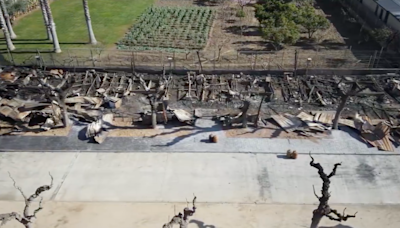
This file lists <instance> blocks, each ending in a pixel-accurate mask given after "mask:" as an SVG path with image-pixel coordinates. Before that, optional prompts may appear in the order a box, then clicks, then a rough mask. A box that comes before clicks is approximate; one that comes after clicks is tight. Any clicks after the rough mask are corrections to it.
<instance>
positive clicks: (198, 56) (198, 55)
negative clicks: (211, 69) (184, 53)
mask: <svg viewBox="0 0 400 228" xmlns="http://www.w3.org/2000/svg"><path fill="white" fill-rule="evenodd" d="M196 52H197V58H198V59H199V64H200V73H201V72H203V65H202V64H201V59H200V51H196Z"/></svg>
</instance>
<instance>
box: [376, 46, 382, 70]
mask: <svg viewBox="0 0 400 228" xmlns="http://www.w3.org/2000/svg"><path fill="white" fill-rule="evenodd" d="M382 52H383V47H382V48H381V51H380V52H379V56H378V61H376V67H378V68H379V61H380V60H381V56H382Z"/></svg>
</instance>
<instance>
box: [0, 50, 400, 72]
mask: <svg viewBox="0 0 400 228" xmlns="http://www.w3.org/2000/svg"><path fill="white" fill-rule="evenodd" d="M399 61H400V59H399V57H397V56H396V55H391V54H389V53H386V52H382V50H375V51H355V50H351V49H343V50H329V49H321V50H303V49H297V50H289V49H286V50H280V51H276V52H273V51H225V52H224V50H222V51H221V52H219V51H218V49H215V51H199V52H197V51H188V52H166V51H127V50H109V49H64V50H63V52H62V53H60V54H55V53H52V52H50V51H49V52H45V51H37V50H30V51H26V50H24V51H23V52H7V51H5V52H4V53H2V54H1V55H0V64H1V65H3V66H27V65H29V66H32V65H37V66H42V67H46V66H62V67H132V68H135V67H139V66H153V67H165V68H166V69H169V68H173V69H208V70H212V69H253V70H276V69H283V70H286V69H288V70H293V69H305V68H309V69H312V68H360V69H361V68H391V67H397V63H398V62H399Z"/></svg>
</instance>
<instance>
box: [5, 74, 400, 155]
mask: <svg viewBox="0 0 400 228" xmlns="http://www.w3.org/2000/svg"><path fill="white" fill-rule="evenodd" d="M0 76H1V77H0V133H1V134H14V133H16V132H24V131H30V130H32V129H36V130H37V131H45V130H49V129H52V128H56V127H65V126H68V123H69V119H70V118H75V119H77V120H80V121H83V122H87V123H91V124H90V127H91V128H90V129H89V128H88V131H87V136H88V137H95V138H96V139H97V140H96V139H95V141H98V142H103V141H104V137H105V136H106V135H107V134H106V133H107V131H109V130H111V129H113V128H115V126H114V125H113V121H112V120H113V119H116V118H128V119H129V120H131V121H132V123H135V124H136V123H142V124H144V125H147V126H148V127H149V128H150V126H152V127H157V125H159V124H168V123H169V122H171V121H176V122H178V123H181V124H189V125H192V124H193V123H194V122H195V120H196V119H198V118H216V119H219V120H220V121H221V124H223V125H225V126H226V127H228V128H229V127H237V126H239V127H256V128H263V127H265V126H268V125H271V124H272V125H276V126H277V127H279V128H281V129H282V130H283V131H285V132H295V133H297V134H299V135H301V136H304V137H318V136H319V134H321V133H327V132H328V133H329V131H330V130H331V129H332V128H335V123H337V125H338V126H339V127H340V126H347V127H350V128H352V129H354V130H356V131H357V132H359V134H360V136H361V137H362V138H363V139H364V140H365V141H366V143H368V144H370V145H372V146H375V147H377V148H379V149H382V150H388V151H392V150H393V143H397V141H398V140H397V136H398V135H400V131H399V130H398V129H399V118H400V117H399V114H398V113H399V109H400V103H399V102H400V75H398V74H382V75H366V76H357V75H348V76H336V75H293V74H292V73H291V72H287V73H284V74H283V75H264V76H258V75H257V76H255V75H246V74H231V75H205V74H198V73H195V72H189V73H187V75H183V76H179V75H166V74H165V73H164V74H159V75H155V74H140V73H127V72H98V71H95V70H87V71H86V72H83V73H76V72H75V73H73V72H67V71H63V70H58V69H52V70H48V71H42V70H37V69H27V68H15V69H7V70H3V71H2V72H1V73H0ZM337 111H339V112H337ZM337 113H338V115H336V114H337ZM108 114H112V116H111V117H110V115H108ZM106 115H107V118H108V119H110V120H108V121H104V117H105V116H106ZM335 117H336V118H335Z"/></svg>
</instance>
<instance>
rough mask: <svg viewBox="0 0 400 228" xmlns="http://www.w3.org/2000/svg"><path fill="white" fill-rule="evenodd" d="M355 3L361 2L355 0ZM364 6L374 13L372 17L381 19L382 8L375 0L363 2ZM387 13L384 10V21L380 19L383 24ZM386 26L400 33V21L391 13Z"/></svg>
mask: <svg viewBox="0 0 400 228" xmlns="http://www.w3.org/2000/svg"><path fill="white" fill-rule="evenodd" d="M353 1H358V2H360V0H353ZM362 4H363V5H364V6H365V7H367V8H368V9H369V10H370V11H371V12H372V15H371V17H375V18H378V19H379V15H380V12H381V9H382V7H380V6H378V4H377V3H376V1H375V0H362ZM376 6H378V11H377V15H375V10H376ZM386 12H387V11H386V10H385V9H383V15H382V19H380V20H381V21H382V22H384V19H385V16H386ZM385 24H386V25H387V26H388V27H390V28H393V29H396V30H398V31H400V21H399V20H398V19H397V18H395V17H394V16H393V15H392V14H390V13H389V17H388V20H387V22H386V23H385Z"/></svg>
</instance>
